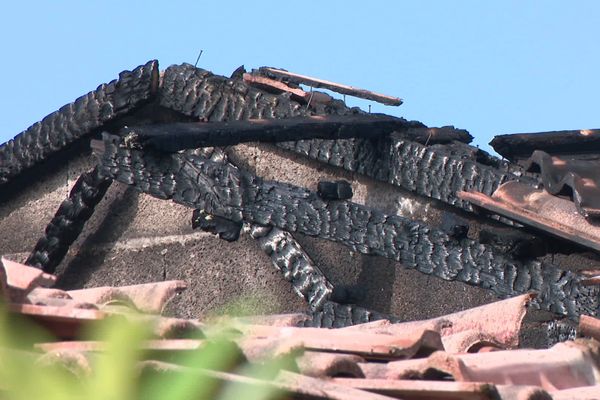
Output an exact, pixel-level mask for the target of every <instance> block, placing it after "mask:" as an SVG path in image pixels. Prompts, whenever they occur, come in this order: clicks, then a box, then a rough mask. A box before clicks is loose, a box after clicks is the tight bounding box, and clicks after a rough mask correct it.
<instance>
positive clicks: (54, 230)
mask: <svg viewBox="0 0 600 400" xmlns="http://www.w3.org/2000/svg"><path fill="white" fill-rule="evenodd" d="M111 183H112V180H111V179H107V178H104V177H102V176H100V174H99V173H98V168H97V167H96V168H94V169H92V170H91V171H88V172H85V173H83V174H81V175H80V176H79V178H78V179H77V181H76V182H75V185H74V186H73V188H72V189H71V192H70V193H69V197H68V198H66V199H65V200H64V201H63V202H62V203H61V205H60V207H59V208H58V211H56V214H55V215H54V218H52V220H51V221H50V223H49V224H48V226H47V227H46V231H45V233H44V236H43V237H42V238H41V239H40V240H39V241H38V242H37V244H36V245H35V248H34V250H33V252H32V253H31V255H30V256H29V258H27V261H26V262H25V264H27V265H30V266H32V267H36V268H40V269H42V270H43V271H44V272H49V273H53V272H54V270H55V269H56V267H57V266H58V264H60V262H61V261H62V259H63V258H64V256H65V254H67V251H68V250H69V247H70V246H71V245H72V244H73V242H75V240H76V239H77V237H78V236H79V234H80V233H81V231H82V230H83V226H84V225H85V223H86V222H87V221H88V220H89V219H90V217H91V216H92V214H93V213H94V208H95V207H96V205H97V204H98V203H99V202H100V200H102V198H103V197H104V195H105V194H106V191H107V190H108V188H109V186H110V184H111Z"/></svg>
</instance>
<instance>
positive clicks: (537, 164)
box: [525, 150, 600, 219]
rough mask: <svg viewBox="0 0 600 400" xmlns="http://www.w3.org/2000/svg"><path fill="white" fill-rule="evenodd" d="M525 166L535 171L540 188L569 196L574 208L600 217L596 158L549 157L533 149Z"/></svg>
mask: <svg viewBox="0 0 600 400" xmlns="http://www.w3.org/2000/svg"><path fill="white" fill-rule="evenodd" d="M525 169H526V170H528V171H532V172H539V174H540V176H541V178H542V184H543V185H544V189H546V190H547V191H548V192H550V193H551V194H554V195H559V194H564V195H568V196H570V197H571V198H572V200H573V202H574V203H575V206H576V207H577V210H578V211H579V213H580V214H581V215H583V216H584V217H585V218H588V219H594V218H598V217H600V173H599V172H598V171H599V170H600V160H598V158H597V157H595V158H593V159H586V160H581V159H571V158H564V157H557V156H551V155H549V154H548V153H545V152H543V151H540V150H536V151H534V152H533V154H531V157H530V158H529V159H528V160H527V161H526V162H525Z"/></svg>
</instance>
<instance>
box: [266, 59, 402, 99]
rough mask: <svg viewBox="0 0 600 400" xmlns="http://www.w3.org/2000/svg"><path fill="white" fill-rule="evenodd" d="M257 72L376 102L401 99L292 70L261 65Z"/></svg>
mask: <svg viewBox="0 0 600 400" xmlns="http://www.w3.org/2000/svg"><path fill="white" fill-rule="evenodd" d="M258 73H259V74H261V75H265V76H267V77H274V78H276V79H286V80H288V81H289V82H292V83H296V84H305V85H310V86H312V87H313V88H324V89H329V90H332V91H334V92H337V93H341V94H347V95H349V96H354V97H359V98H361V99H366V100H373V101H376V102H378V103H382V104H386V105H388V106H399V105H401V104H402V99H400V98H398V97H392V96H387V95H384V94H380V93H374V92H371V91H369V90H365V89H359V88H355V87H353V86H348V85H343V84H341V83H335V82H330V81H326V80H323V79H318V78H312V77H310V76H306V75H300V74H295V73H293V72H288V71H285V70H282V69H277V68H271V67H261V68H259V69H258Z"/></svg>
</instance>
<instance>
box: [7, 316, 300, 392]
mask: <svg viewBox="0 0 600 400" xmlns="http://www.w3.org/2000/svg"><path fill="white" fill-rule="evenodd" d="M135 320H136V319H135V318H124V317H113V318H107V319H106V320H104V321H102V322H101V323H99V324H97V325H94V329H93V330H92V329H90V330H89V331H88V332H86V333H85V334H84V335H83V337H82V339H84V340H93V341H100V342H102V343H104V346H105V347H104V351H102V352H98V353H94V354H93V355H91V356H89V357H88V358H89V359H90V360H91V368H90V369H89V370H85V369H83V370H82V368H81V367H80V366H77V365H69V364H68V363H65V362H64V360H63V362H52V358H51V357H50V358H49V359H45V357H47V356H42V354H41V353H39V352H36V350H35V348H34V344H35V343H43V342H51V341H53V338H52V337H51V336H50V335H48V334H47V333H46V332H44V331H42V330H41V329H40V328H39V327H37V326H35V325H33V324H31V323H28V322H27V321H25V320H23V319H21V318H16V317H15V316H11V317H10V318H9V316H8V314H7V313H6V312H4V311H3V310H0V399H10V400H31V399H44V400H71V399H72V400H75V399H77V400H81V399H85V400H133V399H144V400H146V399H147V400H184V399H185V400H190V399H220V400H240V399H242V398H243V399H251V400H262V399H274V398H278V397H279V396H278V395H279V393H277V391H276V390H275V388H274V386H273V385H270V384H268V380H270V379H272V378H273V377H274V376H275V375H276V374H277V371H279V370H280V369H281V368H282V367H285V366H287V365H288V364H289V363H290V361H291V360H290V359H285V358H283V359H277V360H275V361H268V362H265V363H264V364H261V365H250V364H247V363H243V362H241V361H242V360H241V359H242V358H243V357H242V356H241V353H240V349H239V348H238V347H237V345H236V344H235V343H234V342H233V341H232V340H230V339H231V338H230V336H231V333H229V335H226V334H224V333H221V334H218V333H217V334H214V333H213V334H212V335H211V339H210V340H206V341H205V342H203V343H204V345H203V346H201V347H200V349H199V350H196V351H184V352H181V354H180V355H179V356H173V354H168V356H169V357H170V358H169V359H168V360H166V361H167V362H168V363H169V364H168V366H173V365H177V366H176V367H174V368H173V369H172V370H169V369H168V368H167V370H165V371H156V369H153V368H149V367H148V364H145V367H146V368H144V363H141V362H140V361H141V360H148V359H152V360H155V359H157V358H155V356H157V355H156V354H153V353H149V350H143V344H144V342H145V341H146V340H149V339H151V338H152V337H151V329H150V327H148V326H143V325H142V324H141V323H136V322H133V321H135ZM219 329H220V330H221V332H225V331H227V332H230V330H228V329H225V328H224V327H221V328H219V327H212V329H211V332H215V331H219ZM163 356H164V354H163ZM157 357H158V359H160V354H159V355H158V356H157ZM75 364H76V363H75ZM156 365H163V366H164V365H166V364H156ZM214 371H230V372H233V373H235V374H238V376H239V375H240V374H241V375H244V377H242V379H239V380H240V381H241V382H236V383H229V384H223V380H221V379H219V377H220V376H222V375H219V374H223V372H214ZM253 379H260V380H261V382H263V384H259V385H249V384H248V382H251V381H252V380H253Z"/></svg>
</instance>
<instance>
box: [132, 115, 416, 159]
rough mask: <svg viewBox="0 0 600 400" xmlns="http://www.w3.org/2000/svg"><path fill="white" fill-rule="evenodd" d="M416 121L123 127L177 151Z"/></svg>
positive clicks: (357, 133) (341, 134) (145, 141)
mask: <svg viewBox="0 0 600 400" xmlns="http://www.w3.org/2000/svg"><path fill="white" fill-rule="evenodd" d="M415 124H417V125H418V123H412V122H409V121H406V120H404V119H401V118H395V117H391V116H386V115H370V114H366V115H343V116H340V115H328V116H307V117H296V118H286V119H249V120H241V121H226V122H208V123H205V122H190V123H185V122H179V123H172V124H158V125H142V126H134V127H126V128H124V129H123V130H122V131H121V132H120V134H121V136H125V137H129V138H131V141H132V142H133V145H134V146H136V145H138V146H140V147H142V148H146V147H152V148H155V149H157V150H160V151H167V152H176V151H180V150H184V149H193V148H198V147H207V146H230V145H235V144H238V143H247V142H285V141H290V140H302V139H315V138H319V139H346V138H355V137H362V138H378V137H380V136H386V135H388V134H390V133H391V132H393V131H406V130H407V129H408V128H412V127H414V125H415Z"/></svg>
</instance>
